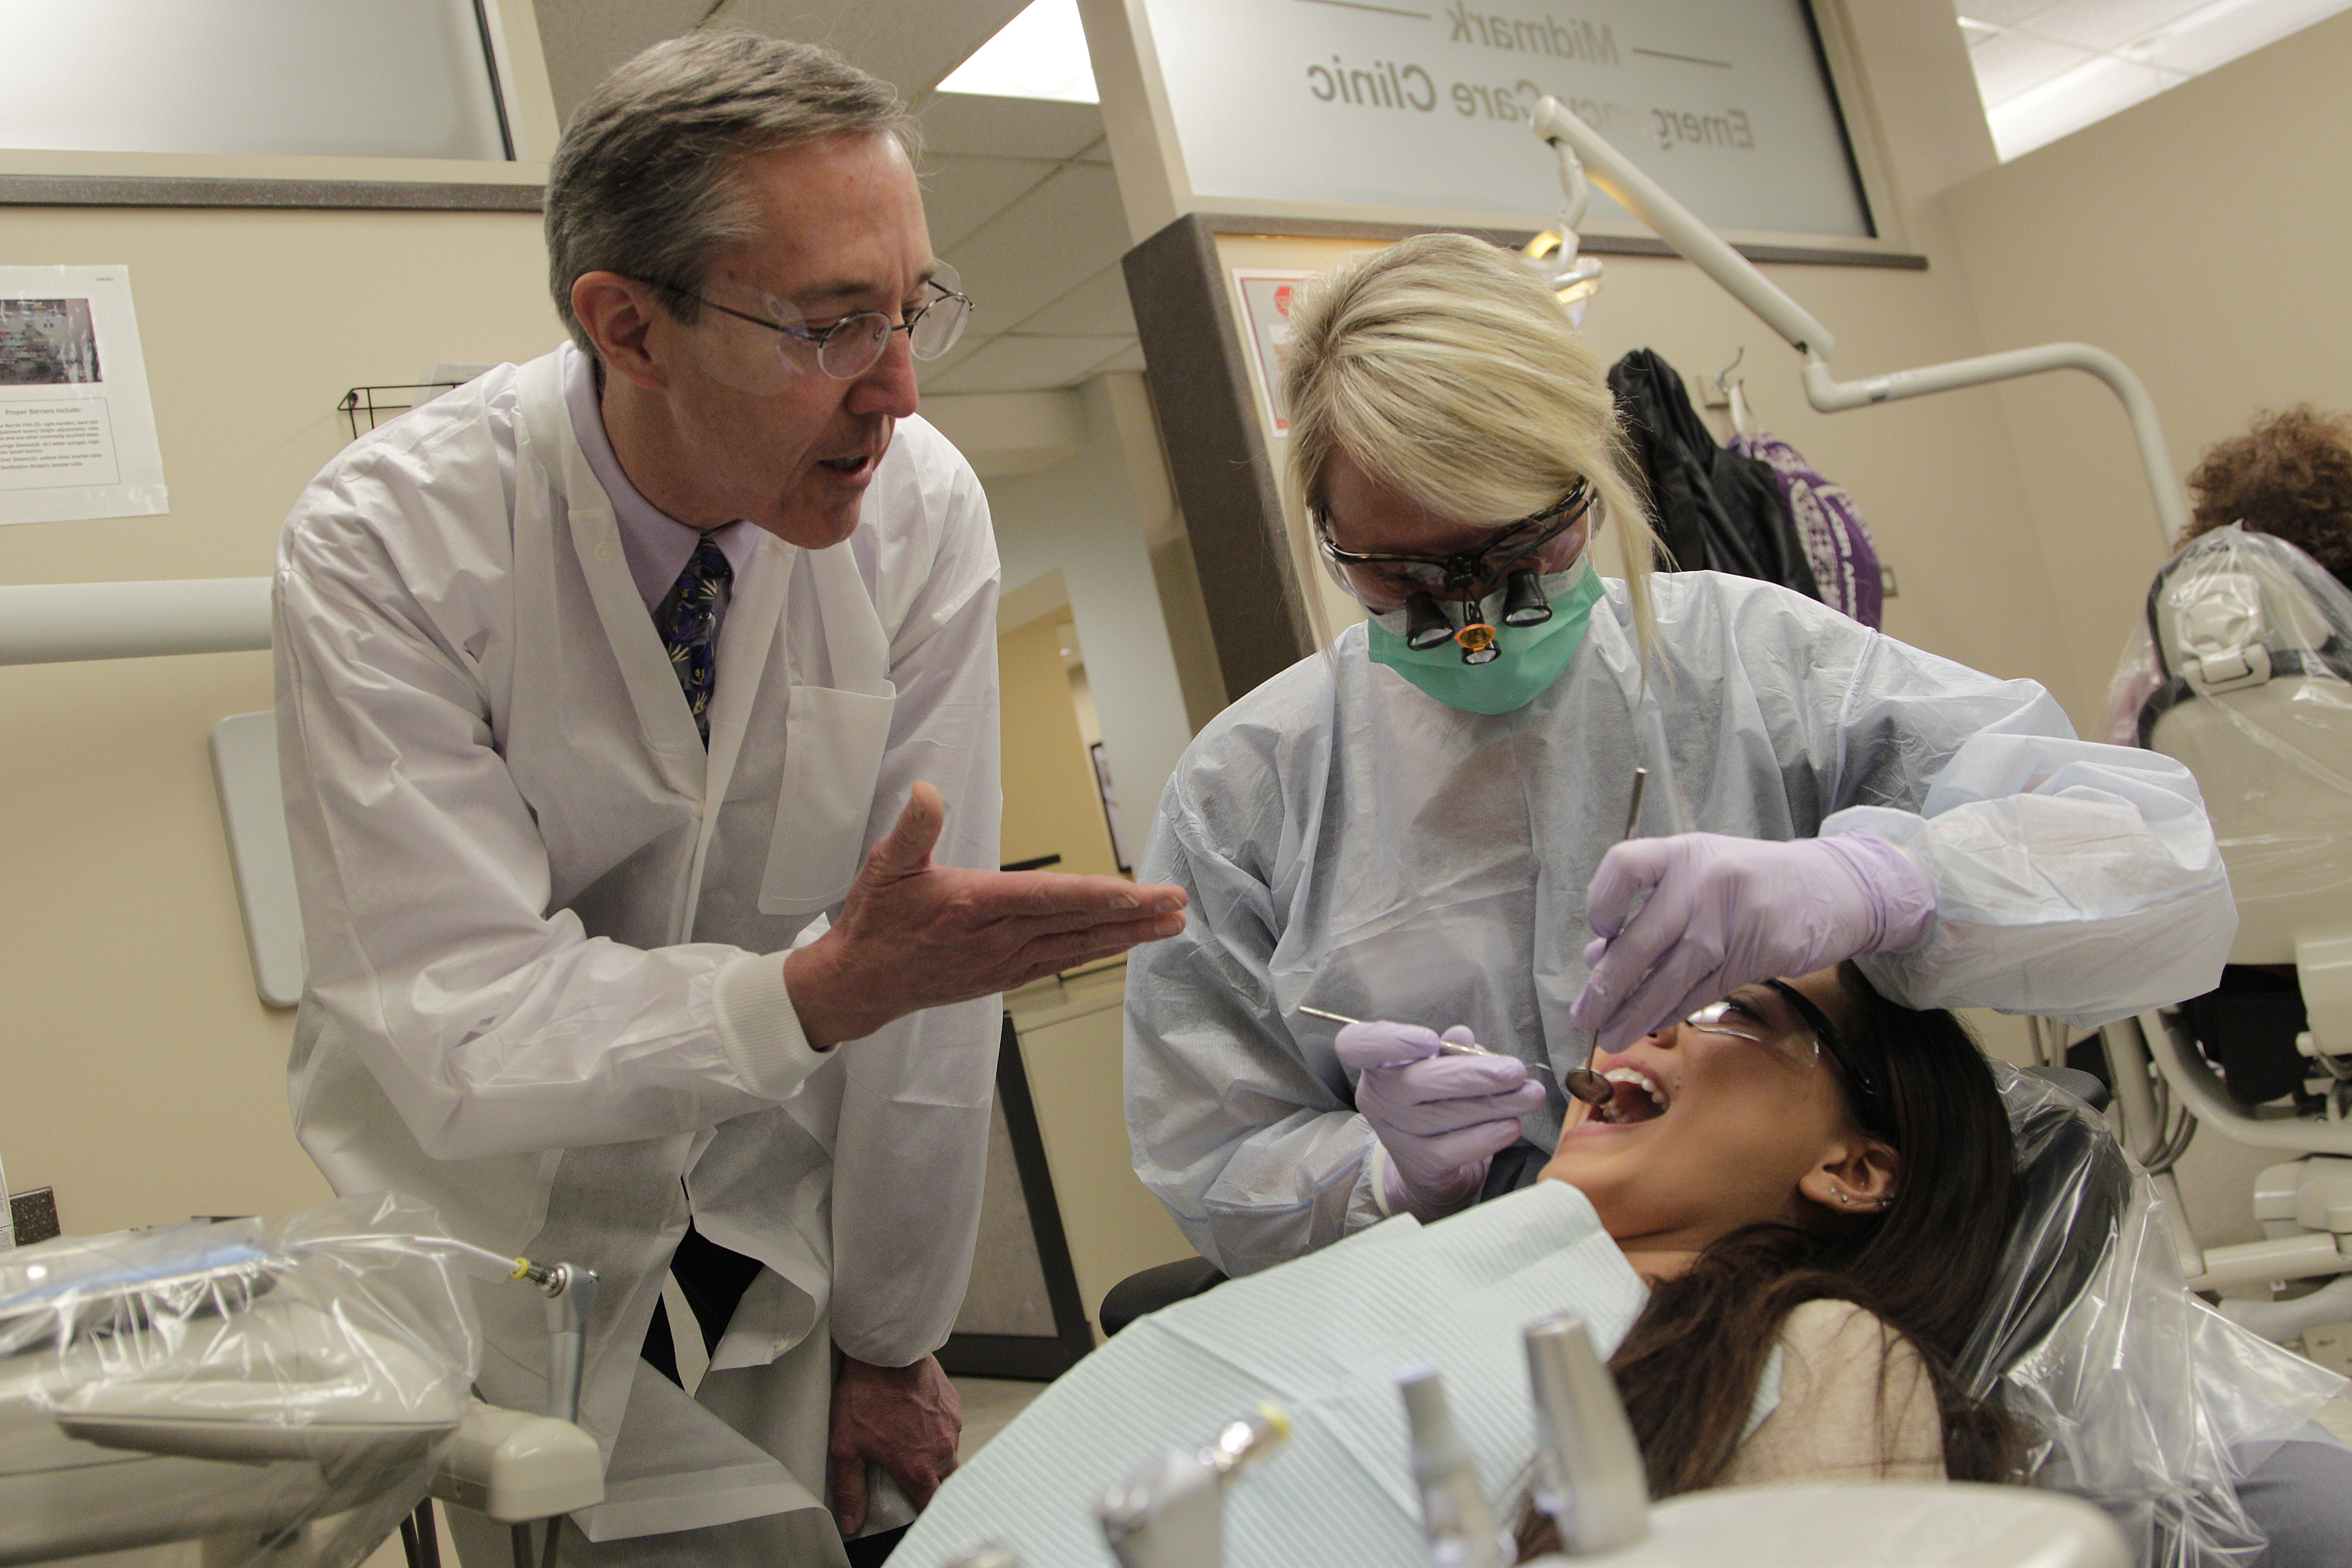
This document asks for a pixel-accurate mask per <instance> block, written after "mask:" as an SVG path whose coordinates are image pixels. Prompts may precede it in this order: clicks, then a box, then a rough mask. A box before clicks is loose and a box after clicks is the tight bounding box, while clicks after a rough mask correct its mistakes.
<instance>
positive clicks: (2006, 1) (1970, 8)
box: [1955, 0, 2060, 27]
mask: <svg viewBox="0 0 2352 1568" xmlns="http://www.w3.org/2000/svg"><path fill="white" fill-rule="evenodd" d="M2059 3H2060V0H1958V4H1957V5H1956V6H1955V9H1957V10H1958V12H1959V14H1960V15H1961V16H1966V17H1968V18H1969V20H1971V21H1976V22H1990V23H1993V24H1994V25H1995V26H2002V27H2015V26H2023V25H2026V24H2029V23H2031V22H2032V19H2033V18H2034V17H2035V16H2040V15H2041V14H2042V12H2044V11H2047V10H2048V9H2050V7H2051V6H2053V5H2058V4H2059Z"/></svg>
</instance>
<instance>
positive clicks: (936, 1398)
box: [825, 1356, 963, 1536]
mask: <svg viewBox="0 0 2352 1568" xmlns="http://www.w3.org/2000/svg"><path fill="white" fill-rule="evenodd" d="M962 1432H963V1398H962V1396H961V1394H957V1393H956V1389H955V1384H952V1383H950V1382H949V1381H948V1374H947V1373H944V1372H942V1371H940V1363H939V1362H938V1360H937V1359H936V1358H934V1357H931V1356H925V1357H924V1358H923V1359H922V1360H920V1361H919V1362H916V1363H912V1364H911V1365H908V1366H875V1365H872V1364H870V1363H866V1362H862V1361H859V1360H857V1359H856V1357H855V1356H844V1357H843V1358H842V1362H841V1376H840V1378H839V1379H838V1380H837V1381H836V1382H835V1384H834V1385H833V1420H832V1436H831V1437H830V1439H829V1440H828V1441H827V1443H826V1446H825V1452H826V1457H827V1458H829V1459H830V1460H831V1462H832V1466H833V1517H834V1519H835V1521H837V1522H838V1523H839V1524H840V1526H841V1533H842V1534H843V1535H845V1536H850V1535H855V1534H856V1533H857V1532H858V1531H861V1530H863V1529H865V1528H866V1466H867V1465H868V1464H876V1465H879V1466H881V1467H882V1468H884V1469H885V1470H887V1471H888V1472H889V1473H890V1476H891V1478H892V1479H895V1480H896V1481H898V1485H899V1487H900V1489H903V1490H904V1491H905V1492H906V1494H907V1500H908V1502H910V1503H913V1504H914V1505H915V1506H916V1507H917V1508H921V1507H923V1506H924V1505H925V1504H926V1503H928V1502H929V1501H930V1500H931V1494H932V1493H933V1492H936V1491H938V1490H939V1489H940V1482H941V1481H943V1480H946V1479H948V1475H949V1472H950V1471H952V1470H953V1469H954V1468H956V1439H957V1437H959V1436H961V1435H962Z"/></svg>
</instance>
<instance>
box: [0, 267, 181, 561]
mask: <svg viewBox="0 0 2352 1568" xmlns="http://www.w3.org/2000/svg"><path fill="white" fill-rule="evenodd" d="M169 510H171V505H170V500H169V498H168V496H167V495H166V493H165V490H164V487H163V454H162V453H161V451H160V450H159V449H158V447H157V446H156V441H155V410H154V405H152V402H150V400H149V398H148V395H147V362H146V359H145V357H144V356H143V355H142V353H141V352H140V347H139V322H138V318H137V317H136V316H135V315H134V314H133V313H132V311H131V274H130V269H129V268H123V267H0V523H8V522H73V521H86V520H89V519H92V518H102V517H151V516H155V515H158V514H160V513H163V512H166V511H169Z"/></svg>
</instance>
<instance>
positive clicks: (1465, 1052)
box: [1298, 1004, 1551, 1072]
mask: <svg viewBox="0 0 2352 1568" xmlns="http://www.w3.org/2000/svg"><path fill="white" fill-rule="evenodd" d="M1298 1010H1299V1011H1300V1012H1302V1013H1304V1014H1306V1015H1307V1016H1308V1017H1310V1018H1322V1019H1325V1020H1327V1021H1328V1022H1330V1023H1334V1024H1360V1023H1362V1022H1363V1021H1364V1020H1362V1019H1361V1018H1350V1017H1349V1016H1348V1015H1346V1014H1345V1013H1329V1012H1326V1011H1325V1010H1324V1009H1322V1008H1320V1007H1309V1006H1306V1005H1303V1004H1302V1005H1300V1007H1299V1009H1298ZM1437 1054H1438V1055H1439V1056H1441V1057H1500V1056H1507V1055H1509V1053H1508V1052H1507V1051H1496V1050H1489V1049H1488V1048H1487V1047H1485V1046H1482V1045H1479V1044H1477V1043H1476V1042H1475V1041H1473V1040H1448V1039H1444V1038H1440V1039H1439V1040H1438V1042H1437ZM1527 1065H1528V1068H1530V1069H1532V1070H1533V1071H1536V1072H1549V1071H1551V1064H1550V1063H1549V1062H1529V1063H1528V1064H1527Z"/></svg>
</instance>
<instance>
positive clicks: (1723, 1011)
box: [1683, 980, 1894, 1132]
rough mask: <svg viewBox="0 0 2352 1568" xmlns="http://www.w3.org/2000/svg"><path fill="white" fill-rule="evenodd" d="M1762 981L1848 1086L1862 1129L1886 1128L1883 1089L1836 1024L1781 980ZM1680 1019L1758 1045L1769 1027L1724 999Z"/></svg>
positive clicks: (1766, 1039)
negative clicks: (1834, 1066) (1832, 1063)
mask: <svg viewBox="0 0 2352 1568" xmlns="http://www.w3.org/2000/svg"><path fill="white" fill-rule="evenodd" d="M1763 984H1765V985H1766V986H1767V987H1768V988H1769V989H1770V990H1771V991H1772V992H1773V993H1774V994H1776V995H1778V996H1779V997H1780V1000H1782V1001H1783V1002H1786V1003H1787V1004H1788V1005H1789V1006H1790V1010H1791V1011H1793V1012H1794V1013H1795V1014H1796V1015H1797V1017H1798V1019H1799V1021H1800V1022H1801V1023H1802V1024H1803V1025H1804V1026H1805V1030H1806V1033H1807V1034H1809V1035H1810V1036H1811V1046H1812V1047H1813V1054H1814V1055H1815V1056H1826V1057H1828V1058H1830V1060H1831V1061H1832V1062H1834V1063H1836V1064H1837V1069H1838V1072H1839V1074H1840V1075H1841V1076H1842V1077H1843V1079H1845V1082H1846V1085H1847V1087H1848V1088H1849V1089H1852V1091H1853V1102H1854V1110H1855V1111H1856V1120H1858V1121H1861V1123H1862V1125H1863V1127H1864V1129H1865V1130H1866V1131H1873V1132H1885V1131H1888V1130H1889V1129H1890V1128H1891V1126H1892V1125H1893V1120H1894V1118H1893V1115H1892V1108H1891V1107H1889V1105H1888V1104H1887V1101H1886V1092H1885V1089H1882V1088H1881V1087H1880V1085H1879V1082H1878V1078H1877V1075H1876V1074H1874V1073H1873V1072H1872V1071H1871V1070H1870V1069H1869V1068H1868V1067H1866V1066H1865V1065H1864V1062H1863V1060H1862V1058H1861V1056H1860V1054H1859V1053H1857V1052H1856V1051H1855V1050H1854V1048H1853V1047H1852V1046H1850V1045H1848V1044H1847V1043H1846V1038H1845V1037H1844V1036H1843V1035H1842V1034H1840V1033H1839V1032H1838V1027H1837V1026H1836V1025H1835V1024H1832V1023H1831V1022H1830V1017H1829V1015H1828V1014H1826V1013H1824V1012H1822V1010H1821V1009H1820V1008H1819V1007H1817V1006H1815V1005H1813V1001H1812V998H1811V997H1809V996H1807V995H1806V994H1804V993H1803V992H1801V991H1800V990H1798V989H1797V988H1796V987H1795V986H1793V985H1791V984H1789V983H1788V982H1787V981H1785V980H1767V981H1765V982H1764V983H1763ZM1683 1023H1684V1024H1685V1026H1687V1027H1690V1028H1693V1029H1696V1030H1697V1031H1699V1032H1700V1033H1701V1034H1705V1035H1720V1036H1723V1037H1726V1038H1727V1039H1734V1040H1747V1041H1749V1042H1751V1043H1752V1044H1755V1045H1759V1046H1769V1045H1771V1044H1772V1043H1773V1030H1772V1029H1771V1027H1770V1026H1769V1025H1767V1024H1766V1023H1765V1022H1764V1020H1763V1019H1761V1018H1759V1017H1758V1016H1756V1015H1755V1014H1754V1013H1753V1012H1752V1011H1750V1010H1749V1009H1748V1007H1746V1006H1745V1005H1742V1004H1740V1003H1738V1002H1736V1001H1731V1000H1728V999H1727V1000H1725V1001H1721V1002H1710V1003H1708V1004H1707V1005H1706V1006H1704V1007H1701V1008H1700V1009H1699V1010H1698V1011H1697V1012H1696V1013H1693V1014H1692V1015H1691V1016H1689V1017H1687V1018H1685V1019H1684V1020H1683Z"/></svg>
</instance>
